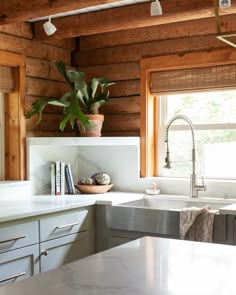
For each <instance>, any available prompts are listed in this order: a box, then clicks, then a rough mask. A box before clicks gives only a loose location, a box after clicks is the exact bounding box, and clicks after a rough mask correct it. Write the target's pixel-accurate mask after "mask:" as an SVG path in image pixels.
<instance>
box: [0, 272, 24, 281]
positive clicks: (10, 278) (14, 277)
mask: <svg viewBox="0 0 236 295" xmlns="http://www.w3.org/2000/svg"><path fill="white" fill-rule="evenodd" d="M24 275H26V272H25V271H24V272H20V273H17V274H15V275H12V276H9V277H7V278H3V279H1V280H0V283H3V282H6V281H9V280H12V279H16V278H19V277H22V276H24Z"/></svg>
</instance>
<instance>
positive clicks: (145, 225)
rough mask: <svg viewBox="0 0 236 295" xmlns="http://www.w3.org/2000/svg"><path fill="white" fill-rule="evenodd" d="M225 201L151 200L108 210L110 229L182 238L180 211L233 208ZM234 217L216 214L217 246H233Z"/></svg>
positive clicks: (116, 206)
mask: <svg viewBox="0 0 236 295" xmlns="http://www.w3.org/2000/svg"><path fill="white" fill-rule="evenodd" d="M232 203H233V201H230V200H224V199H219V200H218V199H211V198H208V199H207V198H201V199H200V198H199V199H193V198H189V197H177V196H176V197H173V196H172V197H171V196H169V197H168V196H167V197H166V196H164V195H160V196H155V197H153V196H150V197H144V198H143V199H140V200H136V201H131V202H124V203H121V204H118V205H114V206H107V208H106V226H107V227H108V228H110V229H114V230H122V231H132V232H140V233H145V234H152V235H158V236H163V235H164V236H168V237H175V238H178V237H179V217H180V209H182V208H187V207H204V206H209V207H210V208H211V209H213V210H218V209H219V208H222V207H225V206H227V205H230V204H232ZM233 220H234V217H233V216H227V215H221V214H219V213H217V214H216V217H215V222H214V234H213V240H214V242H219V243H226V244H227V243H228V244H232V243H233V237H232V234H233Z"/></svg>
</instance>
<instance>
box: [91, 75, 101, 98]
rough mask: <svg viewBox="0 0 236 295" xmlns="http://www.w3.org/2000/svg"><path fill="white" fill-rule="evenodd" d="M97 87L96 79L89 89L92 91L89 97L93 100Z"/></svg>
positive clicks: (97, 81)
mask: <svg viewBox="0 0 236 295" xmlns="http://www.w3.org/2000/svg"><path fill="white" fill-rule="evenodd" d="M98 85H99V80H98V79H97V78H93V80H92V82H91V89H92V93H91V97H92V98H93V99H94V97H95V93H96V91H97V88H98Z"/></svg>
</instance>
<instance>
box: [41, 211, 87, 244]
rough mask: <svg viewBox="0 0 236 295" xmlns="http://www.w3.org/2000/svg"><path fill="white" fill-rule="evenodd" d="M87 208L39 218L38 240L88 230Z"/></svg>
mask: <svg viewBox="0 0 236 295" xmlns="http://www.w3.org/2000/svg"><path fill="white" fill-rule="evenodd" d="M87 216H88V210H80V211H78V212H74V213H69V214H62V215H59V216H55V217H49V218H46V219H42V220H40V242H44V241H47V240H51V239H55V238H60V237H63V236H66V235H70V234H75V233H77V232H81V231H84V230H88V218H87Z"/></svg>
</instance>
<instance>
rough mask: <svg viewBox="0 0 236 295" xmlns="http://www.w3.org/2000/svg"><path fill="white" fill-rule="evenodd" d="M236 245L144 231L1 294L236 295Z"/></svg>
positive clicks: (7, 289) (23, 282) (16, 284)
mask: <svg viewBox="0 0 236 295" xmlns="http://www.w3.org/2000/svg"><path fill="white" fill-rule="evenodd" d="M235 265H236V251H235V246H226V245H217V244H209V243H197V242H189V241H180V240H171V239H164V238H153V237H145V238H141V239H138V240H135V241H132V242H130V243H127V244H123V245H121V246H118V247H115V248H112V249H110V250H107V251H104V252H101V253H98V254H95V255H92V256H89V257H86V258H84V259H80V260H78V261H75V262H73V263H70V264H67V265H64V266H62V267H61V268H58V269H55V270H52V271H50V272H47V273H43V274H40V275H36V276H34V277H32V278H29V279H26V280H24V281H21V282H18V283H14V284H11V285H6V286H3V287H0V295H32V294H34V295H42V294H47V295H65V294H69V295H79V294H81V295H94V294H96V295H111V294H112V295H154V294H155V295H203V294H207V295H219V294H220V295H235V294H236V285H235V284H234V281H235Z"/></svg>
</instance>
